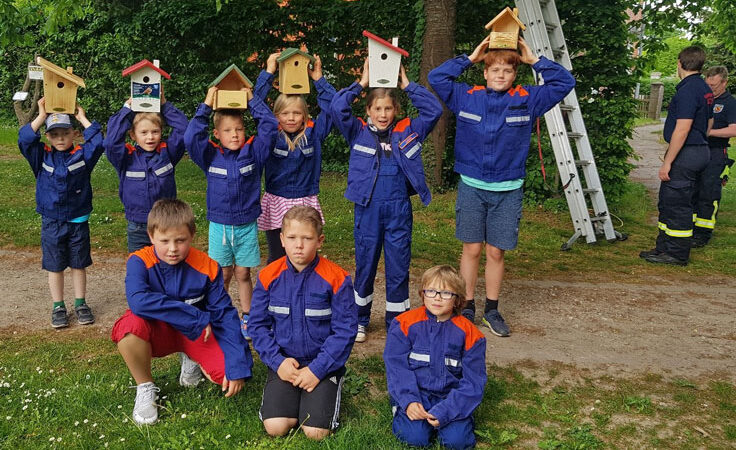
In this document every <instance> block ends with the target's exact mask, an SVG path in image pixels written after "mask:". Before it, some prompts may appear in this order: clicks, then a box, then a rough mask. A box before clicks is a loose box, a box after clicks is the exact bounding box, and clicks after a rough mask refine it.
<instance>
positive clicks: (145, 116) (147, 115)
mask: <svg viewBox="0 0 736 450" xmlns="http://www.w3.org/2000/svg"><path fill="white" fill-rule="evenodd" d="M142 120H148V121H150V122H151V123H153V124H154V125H156V126H158V127H159V128H160V129H161V130H162V131H163V129H164V119H162V118H161V114H159V113H155V112H139V113H137V114H136V115H135V117H133V124H132V125H131V127H130V129H131V131H135V126H136V125H138V124H139V123H140V122H141V121H142Z"/></svg>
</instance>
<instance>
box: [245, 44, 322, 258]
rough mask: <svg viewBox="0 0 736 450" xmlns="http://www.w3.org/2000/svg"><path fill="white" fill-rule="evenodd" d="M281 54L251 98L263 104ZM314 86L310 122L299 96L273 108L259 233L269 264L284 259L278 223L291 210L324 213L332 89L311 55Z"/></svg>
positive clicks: (274, 57)
mask: <svg viewBox="0 0 736 450" xmlns="http://www.w3.org/2000/svg"><path fill="white" fill-rule="evenodd" d="M279 56H281V52H277V53H273V54H271V55H270V56H269V57H268V61H267V63H266V70H263V71H261V73H260V75H258V80H257V81H256V87H255V95H256V96H258V97H260V98H261V99H262V100H264V101H265V100H266V97H267V96H268V93H269V91H270V90H271V86H272V83H273V78H274V74H275V73H276V69H277V68H278V58H279ZM308 71H309V76H310V77H311V78H312V80H314V86H315V87H316V88H317V105H318V106H319V109H320V114H319V116H318V117H317V120H316V121H312V120H310V119H309V110H308V108H307V102H306V101H305V100H304V97H303V96H301V95H293V94H292V95H289V94H281V95H279V96H278V97H277V98H276V102H275V103H274V105H273V114H274V115H275V116H276V119H278V121H279V134H278V137H277V138H276V142H275V143H274V145H273V147H272V148H271V149H270V152H269V154H268V158H267V159H266V164H265V166H266V167H265V172H266V192H265V193H264V194H263V197H262V198H261V215H260V216H259V217H258V229H259V230H261V231H265V232H266V241H267V242H268V263H271V262H273V261H276V260H277V259H279V258H281V257H282V256H284V255H286V253H285V252H284V247H282V246H281V239H280V238H279V234H280V233H281V221H282V220H283V218H284V214H286V212H287V211H288V210H289V209H291V208H292V207H293V206H301V205H303V206H311V207H313V208H314V209H316V210H317V211H319V214H320V216H321V217H322V223H324V215H323V214H322V208H321V207H320V204H319V200H318V198H317V194H318V193H319V177H320V173H321V166H322V142H323V141H324V140H325V138H326V137H327V135H328V134H330V131H332V117H331V116H330V111H329V110H330V102H331V101H332V97H333V96H334V95H335V88H334V87H332V85H331V84H330V83H329V82H328V81H327V80H326V79H325V78H324V77H323V76H322V60H321V59H320V57H319V56H317V55H315V57H314V67H313V68H312V69H308Z"/></svg>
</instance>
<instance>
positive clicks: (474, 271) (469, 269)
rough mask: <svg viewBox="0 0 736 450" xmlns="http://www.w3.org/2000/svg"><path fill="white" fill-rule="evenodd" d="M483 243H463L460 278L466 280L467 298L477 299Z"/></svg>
mask: <svg viewBox="0 0 736 450" xmlns="http://www.w3.org/2000/svg"><path fill="white" fill-rule="evenodd" d="M482 250H483V243H482V242H463V254H462V255H461V256H460V276H461V277H463V280H465V298H466V299H467V300H472V299H473V298H475V285H476V283H477V282H478V267H479V265H480V254H481V252H482Z"/></svg>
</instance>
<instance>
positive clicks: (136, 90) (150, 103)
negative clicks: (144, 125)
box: [123, 59, 171, 113]
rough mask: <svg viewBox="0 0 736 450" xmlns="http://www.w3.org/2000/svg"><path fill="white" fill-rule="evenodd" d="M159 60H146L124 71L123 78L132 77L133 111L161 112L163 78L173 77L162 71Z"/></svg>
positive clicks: (131, 95)
mask: <svg viewBox="0 0 736 450" xmlns="http://www.w3.org/2000/svg"><path fill="white" fill-rule="evenodd" d="M158 65H159V62H158V59H154V60H153V62H151V61H149V60H147V59H144V60H142V61H138V62H137V63H135V64H133V65H132V66H130V67H128V68H127V69H124V70H123V76H124V77H127V76H128V75H130V97H131V98H132V99H133V101H132V102H131V105H130V107H131V109H132V110H133V111H136V112H156V113H157V112H161V77H165V78H166V79H167V80H170V79H171V75H169V74H168V73H166V72H164V71H163V70H161V69H160V68H159V67H158Z"/></svg>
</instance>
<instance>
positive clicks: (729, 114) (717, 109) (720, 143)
mask: <svg viewBox="0 0 736 450" xmlns="http://www.w3.org/2000/svg"><path fill="white" fill-rule="evenodd" d="M732 123H736V99H734V98H733V96H731V93H730V92H728V91H724V92H723V94H721V95H719V96H718V97H717V98H715V99H714V100H713V129H714V130H718V129H720V128H726V127H727V126H729V125H731V124H732ZM729 140H730V139H729V138H720V137H713V136H709V137H708V145H710V147H711V148H719V149H724V148H726V147H728V146H729V144H728V142H729Z"/></svg>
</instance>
